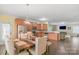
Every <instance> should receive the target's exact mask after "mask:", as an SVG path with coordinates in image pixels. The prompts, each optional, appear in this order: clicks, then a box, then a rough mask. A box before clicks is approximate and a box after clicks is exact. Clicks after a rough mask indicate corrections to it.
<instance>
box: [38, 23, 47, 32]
mask: <svg viewBox="0 0 79 59" xmlns="http://www.w3.org/2000/svg"><path fill="white" fill-rule="evenodd" d="M37 30H39V31H47V24H37Z"/></svg>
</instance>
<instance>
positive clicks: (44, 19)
mask: <svg viewBox="0 0 79 59" xmlns="http://www.w3.org/2000/svg"><path fill="white" fill-rule="evenodd" d="M39 20H40V21H46V20H47V19H46V18H40V19H39Z"/></svg>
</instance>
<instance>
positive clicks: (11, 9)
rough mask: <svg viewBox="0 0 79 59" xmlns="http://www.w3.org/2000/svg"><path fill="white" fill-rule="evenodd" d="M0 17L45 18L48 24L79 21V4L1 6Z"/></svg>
mask: <svg viewBox="0 0 79 59" xmlns="http://www.w3.org/2000/svg"><path fill="white" fill-rule="evenodd" d="M0 15H11V16H16V17H21V18H26V17H28V18H31V19H33V20H37V21H38V19H39V18H42V17H45V18H47V19H48V20H47V21H48V22H50V23H52V22H64V21H65V22H76V21H79V4H30V5H29V6H27V5H26V4H7V5H6V4H0Z"/></svg>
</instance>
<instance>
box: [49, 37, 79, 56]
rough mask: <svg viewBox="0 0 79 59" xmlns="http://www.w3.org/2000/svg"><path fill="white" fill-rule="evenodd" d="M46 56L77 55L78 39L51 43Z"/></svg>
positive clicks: (78, 53) (78, 51)
mask: <svg viewBox="0 0 79 59" xmlns="http://www.w3.org/2000/svg"><path fill="white" fill-rule="evenodd" d="M48 55H79V37H72V38H70V39H65V40H63V41H52V44H51V45H50V46H49V48H48Z"/></svg>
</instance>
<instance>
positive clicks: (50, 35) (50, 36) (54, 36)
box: [48, 32, 60, 41]
mask: <svg viewBox="0 0 79 59" xmlns="http://www.w3.org/2000/svg"><path fill="white" fill-rule="evenodd" d="M48 40H50V41H52V40H55V41H57V40H60V35H59V33H54V32H49V33H48Z"/></svg>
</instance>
